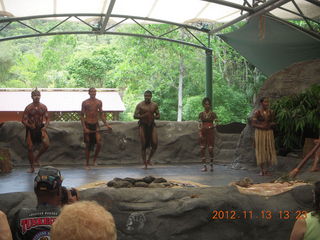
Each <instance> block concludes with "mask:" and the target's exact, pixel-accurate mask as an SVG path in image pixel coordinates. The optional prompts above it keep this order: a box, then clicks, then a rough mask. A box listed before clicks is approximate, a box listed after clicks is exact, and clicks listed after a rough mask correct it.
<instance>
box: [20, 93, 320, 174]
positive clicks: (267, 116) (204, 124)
mask: <svg viewBox="0 0 320 240" xmlns="http://www.w3.org/2000/svg"><path fill="white" fill-rule="evenodd" d="M88 93H89V96H90V97H89V98H88V99H87V100H85V101H83V102H82V106H81V113H80V119H81V124H82V129H83V135H84V136H83V138H84V143H85V155H86V163H85V168H86V169H90V153H91V152H92V151H94V155H93V166H97V157H98V155H99V152H100V150H101V144H102V141H101V140H102V139H101V130H100V125H99V120H100V119H101V120H102V122H103V124H104V125H103V126H104V127H105V128H106V130H112V128H111V126H110V125H109V124H108V123H107V121H106V118H105V114H104V113H103V109H102V101H101V100H99V99H97V98H96V93H97V91H96V89H95V88H90V89H89V91H88ZM31 97H32V100H33V102H32V103H30V104H29V105H28V106H27V107H26V108H25V110H24V113H23V116H22V123H23V124H24V125H25V127H26V143H27V146H28V158H29V162H30V169H29V170H28V172H31V173H32V172H34V171H35V166H40V162H39V158H40V156H41V155H42V154H43V153H44V152H45V151H46V150H47V149H48V147H49V137H48V133H47V130H46V129H47V127H48V124H49V114H48V110H47V107H46V106H45V105H44V104H42V103H41V102H40V97H41V93H40V91H39V90H38V89H35V90H34V91H32V92H31ZM202 106H203V108H204V111H202V112H200V113H199V116H198V119H199V125H198V127H199V140H200V141H199V142H200V157H201V161H202V164H203V167H202V169H201V171H203V172H206V171H208V170H209V169H208V167H207V163H208V161H207V158H206V149H207V150H208V154H209V163H210V171H211V172H212V171H213V160H214V151H213V150H214V149H213V148H214V142H215V141H214V139H215V127H216V122H217V121H218V117H217V114H216V113H215V112H213V111H212V103H211V100H210V98H207V97H206V98H204V99H203V100H202ZM133 117H134V119H138V120H139V121H138V125H139V136H140V142H141V157H142V161H143V164H144V168H145V169H147V168H148V166H150V165H152V163H151V159H152V157H153V155H154V153H155V152H156V149H157V146H158V134H157V129H156V124H155V120H156V119H159V118H160V112H159V107H158V104H157V103H155V102H153V101H152V92H151V91H149V90H147V91H145V92H144V100H143V101H141V102H140V103H138V104H137V106H136V109H135V112H134V116H133ZM251 120H252V121H251V124H252V126H253V127H254V128H255V136H254V137H255V153H256V161H257V165H258V166H259V167H260V175H262V176H264V175H269V174H270V172H269V171H268V169H269V167H270V166H272V165H276V164H277V157H276V150H275V143H274V135H273V128H274V126H275V125H276V123H275V116H274V113H273V111H272V110H271V109H269V100H268V98H261V100H260V106H259V108H258V109H257V110H255V111H254V113H253V116H252V118H251ZM37 145H41V146H40V149H39V151H38V153H37V154H36V155H35V154H34V149H35V148H34V147H35V146H37ZM148 148H150V151H149V154H147V149H148ZM319 155H320V150H319V151H318V152H317V154H316V156H318V158H317V160H318V161H319ZM318 161H315V165H316V166H314V167H313V170H314V171H316V170H318V168H317V163H318Z"/></svg>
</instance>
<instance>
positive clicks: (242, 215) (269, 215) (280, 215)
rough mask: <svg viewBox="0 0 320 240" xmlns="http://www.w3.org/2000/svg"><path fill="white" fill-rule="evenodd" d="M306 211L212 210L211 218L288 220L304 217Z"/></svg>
mask: <svg viewBox="0 0 320 240" xmlns="http://www.w3.org/2000/svg"><path fill="white" fill-rule="evenodd" d="M306 215H307V211H303V210H294V211H292V210H277V211H275V210H273V211H271V210H259V211H258V210H257V211H253V210H213V211H212V212H211V220H254V219H260V220H272V219H280V220H288V219H294V220H297V219H305V218H306Z"/></svg>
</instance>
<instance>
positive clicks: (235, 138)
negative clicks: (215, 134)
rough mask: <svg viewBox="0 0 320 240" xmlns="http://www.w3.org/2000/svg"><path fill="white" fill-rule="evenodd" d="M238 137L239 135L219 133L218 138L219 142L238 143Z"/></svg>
mask: <svg viewBox="0 0 320 240" xmlns="http://www.w3.org/2000/svg"><path fill="white" fill-rule="evenodd" d="M239 137H240V134H234V133H232V134H226V133H219V138H220V139H221V141H223V142H224V141H236V142H237V141H238V139H239Z"/></svg>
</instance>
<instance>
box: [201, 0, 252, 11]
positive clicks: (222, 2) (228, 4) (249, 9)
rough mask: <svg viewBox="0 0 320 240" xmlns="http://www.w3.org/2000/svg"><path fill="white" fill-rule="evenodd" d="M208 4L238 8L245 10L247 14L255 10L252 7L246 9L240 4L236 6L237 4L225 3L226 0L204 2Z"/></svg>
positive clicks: (207, 0)
mask: <svg viewBox="0 0 320 240" xmlns="http://www.w3.org/2000/svg"><path fill="white" fill-rule="evenodd" d="M203 1H206V2H211V3H216V4H219V5H224V6H228V7H232V8H236V9H240V10H244V11H247V12H252V11H253V8H251V7H246V6H243V5H240V4H236V3H232V2H228V1H224V0H203Z"/></svg>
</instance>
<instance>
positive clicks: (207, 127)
mask: <svg viewBox="0 0 320 240" xmlns="http://www.w3.org/2000/svg"><path fill="white" fill-rule="evenodd" d="M202 124H203V126H202V128H201V130H200V131H201V135H202V137H201V138H200V146H202V147H213V145H214V126H213V124H212V123H211V124H210V123H208V122H203V123H202Z"/></svg>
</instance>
